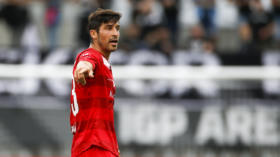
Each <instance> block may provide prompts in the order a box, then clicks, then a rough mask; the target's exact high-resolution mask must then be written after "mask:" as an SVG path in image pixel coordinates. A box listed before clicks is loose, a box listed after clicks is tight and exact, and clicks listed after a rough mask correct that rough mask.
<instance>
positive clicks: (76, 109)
mask: <svg viewBox="0 0 280 157" xmlns="http://www.w3.org/2000/svg"><path fill="white" fill-rule="evenodd" d="M72 96H73V101H74V105H73V104H71V108H72V113H73V115H74V116H76V115H77V114H78V112H79V105H78V101H77V95H76V92H75V80H74V79H73V89H72Z"/></svg>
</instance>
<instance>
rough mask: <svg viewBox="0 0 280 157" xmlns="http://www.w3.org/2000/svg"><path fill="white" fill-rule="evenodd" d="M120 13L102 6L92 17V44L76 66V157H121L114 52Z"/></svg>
mask: <svg viewBox="0 0 280 157" xmlns="http://www.w3.org/2000/svg"><path fill="white" fill-rule="evenodd" d="M120 18H121V15H120V13H118V12H114V11H112V10H108V9H106V10H104V9H98V10H97V11H95V12H93V13H91V14H90V15H89V17H88V30H89V34H90V37H91V43H90V46H89V48H88V49H86V50H84V51H82V52H80V53H79V54H78V55H77V58H76V61H75V63H74V67H73V76H74V79H73V81H72V94H71V112H70V125H71V130H72V132H73V142H72V150H71V156H72V157H116V156H117V157H118V156H119V148H118V143H117V138H116V133H115V127H114V115H113V114H114V113H113V105H114V94H115V84H114V80H113V76H112V69H111V65H110V63H109V62H108V59H109V56H110V53H111V52H112V51H114V50H116V49H117V46H118V40H119V35H120V32H119V29H120V25H119V19H120Z"/></svg>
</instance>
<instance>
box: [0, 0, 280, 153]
mask: <svg viewBox="0 0 280 157" xmlns="http://www.w3.org/2000/svg"><path fill="white" fill-rule="evenodd" d="M97 8H110V9H113V10H115V11H119V12H121V13H122V18H121V21H120V24H121V38H120V42H119V49H118V50H117V51H116V52H113V53H112V55H111V57H110V60H111V63H112V65H113V70H114V67H130V66H134V65H139V66H143V67H147V71H148V70H149V67H156V66H167V67H176V66H184V67H185V68H186V69H191V68H195V67H202V68H204V69H205V70H204V71H203V73H202V75H205V76H208V75H210V74H209V72H210V73H211V71H213V70H215V69H216V68H224V67H228V66H230V67H233V68H235V67H236V68H237V67H239V68H240V69H246V67H255V68H257V73H259V74H260V75H264V76H266V77H265V78H264V77H263V78H260V77H255V78H254V77H250V78H246V77H243V75H246V73H250V72H251V71H250V70H247V71H246V70H245V71H244V70H243V73H238V70H237V71H235V72H237V73H235V72H233V75H234V76H235V77H232V78H227V79H223V78H222V77H223V73H218V74H216V76H215V78H216V79H209V78H208V79H190V80H186V79H176V76H178V75H180V73H181V72H182V73H183V72H184V71H183V70H182V71H178V70H176V72H174V73H172V72H171V73H170V76H172V77H173V76H174V77H173V79H149V78H146V79H145V78H144V79H143V78H142V79H119V78H118V77H116V81H117V82H116V84H117V95H116V103H115V111H116V112H115V118H116V119H115V123H116V129H117V136H118V140H119V144H120V150H121V154H122V157H280V149H279V148H280V114H279V112H280V105H279V102H280V101H279V100H280V99H279V98H280V78H279V76H278V77H273V76H271V74H275V73H276V74H279V71H278V70H276V71H272V72H271V71H268V70H264V69H263V68H266V67H271V66H273V67H276V68H277V67H278V65H280V49H279V48H280V47H279V46H280V0H0V71H1V72H0V156H70V149H71V141H72V135H71V131H70V127H69V110H70V104H69V102H70V94H71V93H70V91H71V76H70V75H69V76H70V77H66V78H61V77H57V78H56V77H54V76H55V75H59V72H56V70H57V69H56V68H53V69H52V71H50V72H49V74H46V76H44V77H42V78H41V77H24V76H25V74H26V73H29V74H30V73H31V74H34V75H37V74H36V72H34V71H33V70H32V69H30V68H29V69H28V68H27V69H24V73H21V72H19V71H17V70H19V69H21V67H22V68H24V67H25V66H26V65H27V66H28V65H33V66H34V65H35V66H36V65H40V66H41V65H42V66H44V65H54V66H59V65H60V66H61V65H65V66H66V67H68V68H65V71H64V72H65V73H69V74H70V73H71V70H69V69H71V67H72V65H73V63H74V60H75V56H76V55H77V53H78V52H80V51H81V50H83V49H85V48H87V47H88V45H89V41H90V40H89V36H88V34H87V29H86V26H87V16H88V14H89V13H90V12H92V11H94V10H96V9H97ZM10 65H16V67H17V68H14V69H9V67H10ZM67 69H68V70H69V71H67ZM258 69H259V71H258ZM42 70H43V69H42ZM115 72H116V73H118V71H115ZM135 72H137V69H135ZM7 73H11V74H12V75H6V74H7ZM38 75H39V74H38ZM48 75H50V77H49V78H48ZM126 75H127V76H131V75H133V74H132V73H127V74H126ZM189 75H193V73H189ZM220 77H221V78H220Z"/></svg>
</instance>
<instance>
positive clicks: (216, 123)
mask: <svg viewBox="0 0 280 157" xmlns="http://www.w3.org/2000/svg"><path fill="white" fill-rule="evenodd" d="M223 103H226V104H223ZM275 103H276V102H274V103H273V101H260V100H243V101H242V100H239V101H237V100H235V101H234V102H226V101H222V100H194V101H191V100H186V101H184V100H146V99H145V100H140V101H139V99H131V100H127V99H121V100H118V101H117V104H118V105H117V107H116V111H117V112H116V117H117V118H116V123H117V124H116V126H117V128H118V129H117V130H118V137H119V142H120V144H121V145H122V146H124V147H126V146H131V145H136V146H162V147H163V148H166V147H174V146H175V147H176V148H179V147H180V148H182V149H183V148H184V147H192V146H194V147H208V146H209V147H213V146H214V147H217V148H231V147H232V148H234V147H244V148H245V147H270V148H273V147H275V148H277V147H278V148H279V147H280V107H279V106H277V105H273V104H275ZM180 148H179V149H180Z"/></svg>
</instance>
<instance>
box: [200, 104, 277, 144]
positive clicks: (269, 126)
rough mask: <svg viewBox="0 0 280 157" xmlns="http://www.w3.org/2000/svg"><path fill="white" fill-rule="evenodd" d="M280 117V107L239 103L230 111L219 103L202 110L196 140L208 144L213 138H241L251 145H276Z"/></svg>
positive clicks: (230, 141)
mask: <svg viewBox="0 0 280 157" xmlns="http://www.w3.org/2000/svg"><path fill="white" fill-rule="evenodd" d="M223 113H225V116H224V118H223ZM279 118H280V117H279V110H277V109H275V108H268V107H265V106H263V107H259V106H257V107H256V106H254V107H248V106H247V107H245V106H238V105H236V106H233V107H230V108H228V109H227V110H226V111H223V110H222V108H219V107H213V106H212V107H207V108H205V109H204V110H203V111H202V113H201V118H200V120H199V122H198V127H197V130H196V134H195V142H196V143H197V144H199V145H204V144H206V143H207V142H209V141H210V140H213V141H214V142H215V143H216V144H218V145H235V144H237V143H238V142H241V143H242V144H244V145H248V146H249V145H252V144H255V145H262V146H265V145H266V146H276V145H278V144H280V132H279V128H278V127H279V126H278V120H279Z"/></svg>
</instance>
